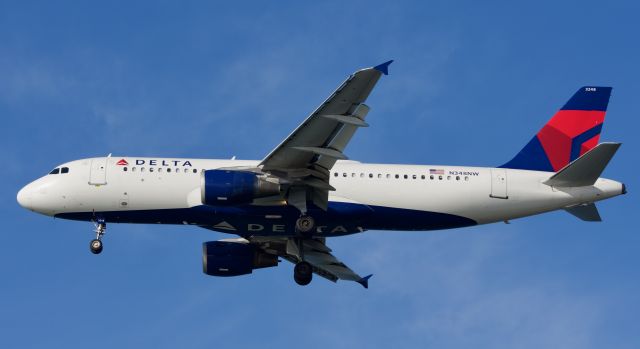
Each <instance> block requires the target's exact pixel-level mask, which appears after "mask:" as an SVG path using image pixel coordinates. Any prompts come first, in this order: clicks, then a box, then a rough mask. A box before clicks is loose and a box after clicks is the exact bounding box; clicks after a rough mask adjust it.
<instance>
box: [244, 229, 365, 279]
mask: <svg viewBox="0 0 640 349" xmlns="http://www.w3.org/2000/svg"><path fill="white" fill-rule="evenodd" d="M249 241H250V242H251V243H253V244H257V245H258V246H259V247H260V248H261V249H263V250H264V251H266V252H268V253H274V254H278V255H279V256H280V257H282V258H284V259H286V260H288V261H289V262H291V263H294V264H296V263H298V262H300V261H302V258H301V252H302V256H304V260H305V261H307V262H309V263H310V264H311V265H312V266H313V272H314V273H315V274H316V275H319V276H321V277H323V278H325V279H327V280H330V281H333V282H337V281H338V280H349V281H355V282H357V283H359V284H361V285H362V286H363V287H365V288H369V278H370V277H371V275H368V276H365V277H362V276H360V275H358V274H357V273H356V272H354V271H353V270H351V268H349V267H348V266H347V265H346V264H344V263H342V262H341V261H340V260H338V258H336V257H335V256H334V255H333V254H331V252H332V251H331V249H330V248H329V247H328V246H327V245H326V244H325V239H324V238H314V239H303V242H302V251H300V249H299V248H298V243H297V241H296V240H295V239H294V238H271V237H252V238H249Z"/></svg>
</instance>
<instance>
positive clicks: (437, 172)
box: [429, 168, 444, 175]
mask: <svg viewBox="0 0 640 349" xmlns="http://www.w3.org/2000/svg"><path fill="white" fill-rule="evenodd" d="M429 174H435V175H442V174H444V170H443V169H437V170H435V169H432V168H431V169H429Z"/></svg>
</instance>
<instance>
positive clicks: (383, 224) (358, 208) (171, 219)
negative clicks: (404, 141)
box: [55, 202, 477, 236]
mask: <svg viewBox="0 0 640 349" xmlns="http://www.w3.org/2000/svg"><path fill="white" fill-rule="evenodd" d="M309 214H310V215H311V216H313V217H314V219H315V221H316V225H317V226H318V229H319V235H323V236H337V235H347V234H353V233H358V232H361V231H362V230H413V231H417V230H437V229H449V228H459V227H467V226H472V225H476V224H477V222H476V221H474V220H472V219H469V218H466V217H462V216H457V215H452V214H447V213H438V212H429V211H420V210H411V209H402V208H392V207H384V206H368V205H361V204H353V203H344V202H330V203H329V208H328V210H327V211H326V212H325V211H323V210H320V209H318V208H310V209H309ZM299 215H300V213H299V211H298V210H297V209H295V208H293V207H290V206H250V205H246V206H235V207H213V206H204V205H201V206H196V207H191V208H181V209H159V210H131V211H108V212H95V213H93V212H71V213H60V214H56V215H55V217H57V218H63V219H72V220H80V221H89V220H92V219H94V218H95V217H102V218H104V219H105V220H106V221H107V222H112V223H147V224H154V223H163V224H192V225H198V226H202V227H204V228H207V229H212V230H216V231H221V232H226V233H233V234H238V235H267V236H268V235H293V234H295V231H294V223H295V221H296V219H297V218H298V217H299Z"/></svg>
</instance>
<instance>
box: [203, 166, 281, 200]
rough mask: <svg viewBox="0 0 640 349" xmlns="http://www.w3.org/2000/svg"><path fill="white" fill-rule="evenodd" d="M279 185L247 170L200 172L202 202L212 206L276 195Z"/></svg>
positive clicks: (278, 191)
mask: <svg viewBox="0 0 640 349" xmlns="http://www.w3.org/2000/svg"><path fill="white" fill-rule="evenodd" d="M279 193H280V185H279V184H278V183H273V182H269V181H267V180H265V179H264V178H261V177H260V176H259V175H257V174H256V173H253V172H248V171H234V170H207V171H204V172H203V173H202V183H201V184H200V195H201V197H202V203H203V204H205V205H212V206H227V205H238V204H248V203H251V202H252V201H253V199H257V198H263V197H266V196H273V195H278V194H279Z"/></svg>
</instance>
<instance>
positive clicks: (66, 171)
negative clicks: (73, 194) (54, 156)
mask: <svg viewBox="0 0 640 349" xmlns="http://www.w3.org/2000/svg"><path fill="white" fill-rule="evenodd" d="M60 173H69V168H68V167H63V168H61V169H60Z"/></svg>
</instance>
